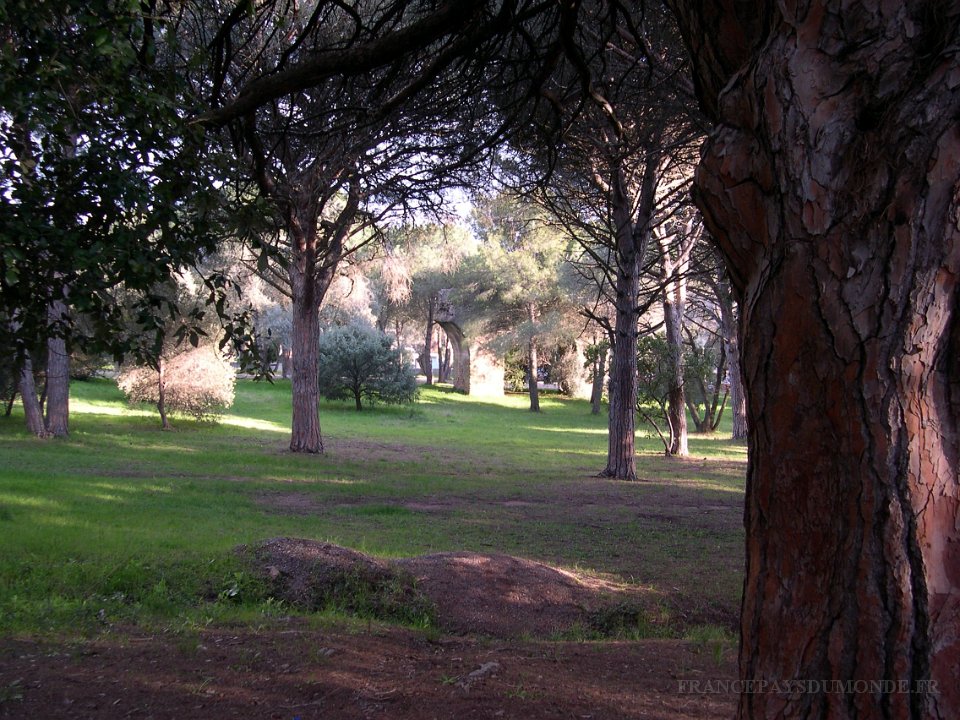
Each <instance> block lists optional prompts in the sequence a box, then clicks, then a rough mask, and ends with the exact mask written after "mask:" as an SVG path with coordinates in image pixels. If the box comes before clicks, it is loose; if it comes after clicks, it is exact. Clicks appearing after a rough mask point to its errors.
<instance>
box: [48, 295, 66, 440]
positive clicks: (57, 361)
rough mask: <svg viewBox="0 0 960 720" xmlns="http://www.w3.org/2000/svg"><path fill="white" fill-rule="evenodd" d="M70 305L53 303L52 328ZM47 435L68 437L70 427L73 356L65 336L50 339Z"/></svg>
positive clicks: (58, 301) (59, 302)
mask: <svg viewBox="0 0 960 720" xmlns="http://www.w3.org/2000/svg"><path fill="white" fill-rule="evenodd" d="M66 313H67V306H66V305H64V303H63V302H62V301H60V300H57V301H55V302H53V303H51V304H50V312H49V315H50V320H51V325H55V324H57V323H60V322H61V318H63V317H64V316H65V315H66ZM46 408H47V432H49V433H50V434H51V435H53V436H54V437H66V436H67V435H68V434H69V425H70V355H69V354H68V353H67V343H66V341H65V340H64V339H63V338H62V337H50V338H49V339H48V340H47V403H46Z"/></svg>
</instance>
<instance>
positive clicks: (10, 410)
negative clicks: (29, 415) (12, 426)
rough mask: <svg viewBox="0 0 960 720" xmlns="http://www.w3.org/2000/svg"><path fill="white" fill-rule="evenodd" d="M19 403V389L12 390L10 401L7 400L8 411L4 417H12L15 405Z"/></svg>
mask: <svg viewBox="0 0 960 720" xmlns="http://www.w3.org/2000/svg"><path fill="white" fill-rule="evenodd" d="M16 401H17V388H13V389H12V390H10V399H9V400H7V410H6V412H5V413H4V414H3V416H4V417H10V415H11V414H12V413H13V404H14V403H15V402H16Z"/></svg>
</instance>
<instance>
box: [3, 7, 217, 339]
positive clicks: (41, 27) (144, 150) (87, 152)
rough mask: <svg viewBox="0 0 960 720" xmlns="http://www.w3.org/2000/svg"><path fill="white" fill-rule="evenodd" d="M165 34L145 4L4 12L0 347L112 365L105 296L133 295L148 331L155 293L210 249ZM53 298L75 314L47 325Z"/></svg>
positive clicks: (202, 168)
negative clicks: (162, 47) (101, 359)
mask: <svg viewBox="0 0 960 720" xmlns="http://www.w3.org/2000/svg"><path fill="white" fill-rule="evenodd" d="M149 5H152V4H149ZM163 25H164V22H163V18H162V17H161V16H159V15H154V14H153V13H152V12H151V11H149V9H148V4H146V3H130V2H123V1H121V0H89V1H85V2H77V1H76V0H37V1H36V2H30V3H27V2H24V1H23V0H13V1H11V2H6V3H0V26H2V27H3V28H4V31H3V39H4V41H3V43H2V45H0V59H2V62H0V147H2V148H3V151H2V152H0V197H2V201H0V342H3V344H4V345H7V346H11V347H17V346H22V345H23V344H24V343H27V342H33V341H34V340H36V339H42V338H45V337H47V336H48V335H55V336H66V337H68V338H71V339H72V340H73V342H74V345H75V346H76V345H77V344H80V345H84V346H88V347H93V346H94V345H99V346H101V347H106V348H107V349H109V350H110V351H112V352H113V353H114V354H115V355H121V354H123V353H124V352H126V351H127V348H124V347H122V345H121V344H120V342H119V340H120V338H119V337H118V336H117V335H116V334H115V333H114V332H113V329H114V328H115V326H116V324H117V321H118V312H119V311H118V309H117V307H116V303H115V302H114V297H113V292H114V291H115V290H116V289H117V288H119V287H121V286H124V287H126V288H127V289H130V290H134V291H137V292H138V293H139V295H138V297H139V300H138V302H139V305H140V307H139V310H138V313H136V315H137V316H139V317H140V319H141V321H142V325H143V326H144V327H145V329H147V330H155V329H156V324H155V323H153V322H152V320H151V318H152V316H153V315H154V314H155V312H156V310H157V309H158V308H159V307H160V301H159V300H158V299H157V298H155V297H153V296H152V295H151V292H150V290H151V288H153V287H155V286H157V285H158V284H159V283H162V282H164V281H167V280H169V279H170V277H171V276H172V275H174V274H175V273H176V272H178V271H179V270H180V269H181V268H183V267H185V266H190V265H195V264H196V263H198V262H199V261H201V260H202V258H203V257H204V255H205V254H206V253H207V252H209V251H210V250H211V249H212V248H213V244H214V237H215V230H214V227H213V225H214V223H213V222H212V217H213V216H214V215H215V214H216V213H215V212H214V208H215V207H216V206H217V204H218V202H219V197H218V191H217V190H216V185H217V184H216V183H215V182H213V179H214V178H213V177H212V176H211V172H210V171H211V168H212V166H211V165H209V164H208V163H207V162H206V160H207V159H208V153H206V152H205V147H206V145H205V143H204V140H203V137H202V135H201V134H200V132H199V131H198V130H197V129H195V128H191V126H190V125H189V123H188V122H187V117H188V115H189V113H190V110H191V107H192V101H191V99H190V93H189V92H188V90H187V88H186V86H185V85H184V84H183V83H182V82H181V81H180V80H179V79H178V78H179V75H178V73H177V70H176V68H175V67H173V63H171V62H167V60H169V58H167V57H166V56H165V55H164V54H163V53H161V52H158V49H157V39H156V37H158V36H162V33H160V28H161V26H163ZM165 29H166V28H165ZM166 55H170V53H166ZM209 289H210V291H211V294H212V295H216V294H217V290H218V288H217V287H216V286H215V285H211V287H210V288H209ZM220 289H221V290H222V288H220ZM220 294H221V295H222V293H220ZM57 300H63V301H64V302H65V303H66V304H67V305H69V306H70V307H71V308H72V310H73V313H71V315H70V316H69V317H64V318H62V319H60V320H58V322H57V323H56V324H54V325H51V323H50V322H49V320H48V317H47V308H48V307H49V305H50V303H51V302H53V301H57ZM216 301H217V300H216V298H214V299H213V300H212V302H216ZM83 317H85V318H87V319H88V320H89V322H88V323H86V324H85V325H84V326H83V327H81V326H78V325H76V324H75V323H74V321H73V319H72V318H83ZM3 320H7V322H2V321H3Z"/></svg>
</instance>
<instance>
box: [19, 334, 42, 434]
mask: <svg viewBox="0 0 960 720" xmlns="http://www.w3.org/2000/svg"><path fill="white" fill-rule="evenodd" d="M18 384H19V389H20V399H21V402H22V403H23V416H24V420H26V423H27V430H29V431H30V432H31V433H33V434H34V435H36V436H37V437H48V433H47V428H46V426H45V425H44V424H43V411H42V410H41V409H40V401H39V400H37V386H36V383H35V382H34V381H33V362H32V361H31V360H30V355H29V353H25V354H24V358H23V364H22V365H21V367H20V379H19V383H18Z"/></svg>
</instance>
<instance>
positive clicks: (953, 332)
mask: <svg viewBox="0 0 960 720" xmlns="http://www.w3.org/2000/svg"><path fill="white" fill-rule="evenodd" d="M673 5H674V7H675V9H676V11H677V13H678V16H679V17H680V20H681V25H682V26H683V28H684V32H685V36H686V39H687V42H688V44H689V45H690V47H691V50H692V55H693V58H694V67H695V70H696V74H697V75H698V84H699V88H700V91H701V96H702V98H703V100H704V106H705V107H706V108H707V109H708V110H712V111H713V112H714V115H715V117H716V119H717V121H718V124H717V127H716V129H715V131H714V132H713V133H712V135H711V137H710V140H709V141H708V143H707V146H706V148H705V150H704V154H703V159H702V162H701V167H700V170H699V174H698V178H697V198H698V204H699V205H700V207H701V209H702V210H703V211H704V215H705V217H706V219H707V223H708V225H709V226H710V229H711V231H712V233H713V235H714V237H715V239H716V241H717V243H718V245H719V247H720V248H721V250H722V252H723V253H724V255H725V257H726V260H727V263H728V267H729V269H730V271H731V276H732V278H733V280H734V283H735V286H736V288H737V290H738V292H739V295H740V297H739V299H740V300H741V304H740V307H741V319H740V329H741V348H740V349H741V358H742V363H743V366H742V369H743V377H744V381H745V385H746V390H747V403H748V411H749V417H750V428H749V443H750V465H749V470H748V481H747V509H746V529H747V575H746V580H745V585H744V604H743V611H742V619H741V632H742V642H741V654H740V675H741V679H742V680H743V681H745V682H749V683H754V684H753V685H751V686H747V687H752V688H754V689H756V688H758V687H760V686H759V685H758V684H757V683H761V682H771V681H778V682H783V683H788V682H794V681H816V680H839V681H843V682H848V683H855V682H858V681H859V682H863V683H866V684H865V685H862V686H861V688H862V689H863V690H864V691H863V692H851V693H844V692H830V691H826V690H825V688H823V687H822V686H821V687H820V688H814V687H811V686H809V685H807V686H805V689H807V690H809V691H808V692H799V693H785V692H769V691H768V692H745V693H744V694H743V695H742V696H741V701H740V716H741V717H744V718H761V717H762V718H775V717H804V718H816V717H831V718H880V717H883V718H944V719H945V718H956V717H960V683H958V682H957V677H958V667H960V523H958V520H957V518H958V516H960V492H958V475H960V461H958V458H960V447H958V445H960V443H958V417H960V367H958V363H957V358H958V357H960V353H958V350H960V319H958V310H957V304H958V299H960V297H958V284H957V279H958V275H960V231H958V225H957V223H958V217H960V207H958V205H957V193H958V189H960V182H958V181H960V127H958V118H960V63H958V58H957V49H956V37H957V31H958V25H960V3H958V2H945V1H944V2H918V1H912V2H911V1H907V2H897V3H886V4H883V5H880V6H878V5H876V4H873V3H871V4H867V3H862V2H851V3H846V4H844V5H842V6H841V5H839V4H838V3H830V2H823V1H820V2H810V3H804V4H800V3H792V2H785V3H780V4H779V5H778V6H777V7H776V8H774V7H773V6H772V5H771V6H757V7H753V8H751V10H750V12H749V13H744V14H743V16H742V17H738V16H737V14H736V12H735V11H734V10H732V9H731V7H732V4H730V3H727V2H724V1H722V0H719V1H717V2H706V1H703V2H696V1H694V2H689V3H685V2H679V1H678V0H675V1H674V2H673ZM721 30H722V32H721ZM761 30H762V32H761ZM721 89H722V92H721ZM901 682H902V683H906V686H907V687H908V688H909V689H910V690H913V691H914V692H911V693H899V692H893V693H891V692H883V691H882V688H883V686H882V685H879V686H878V685H870V683H888V685H887V686H886V687H887V688H888V689H889V688H890V687H891V686H893V687H897V686H896V685H894V684H896V683H901Z"/></svg>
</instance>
